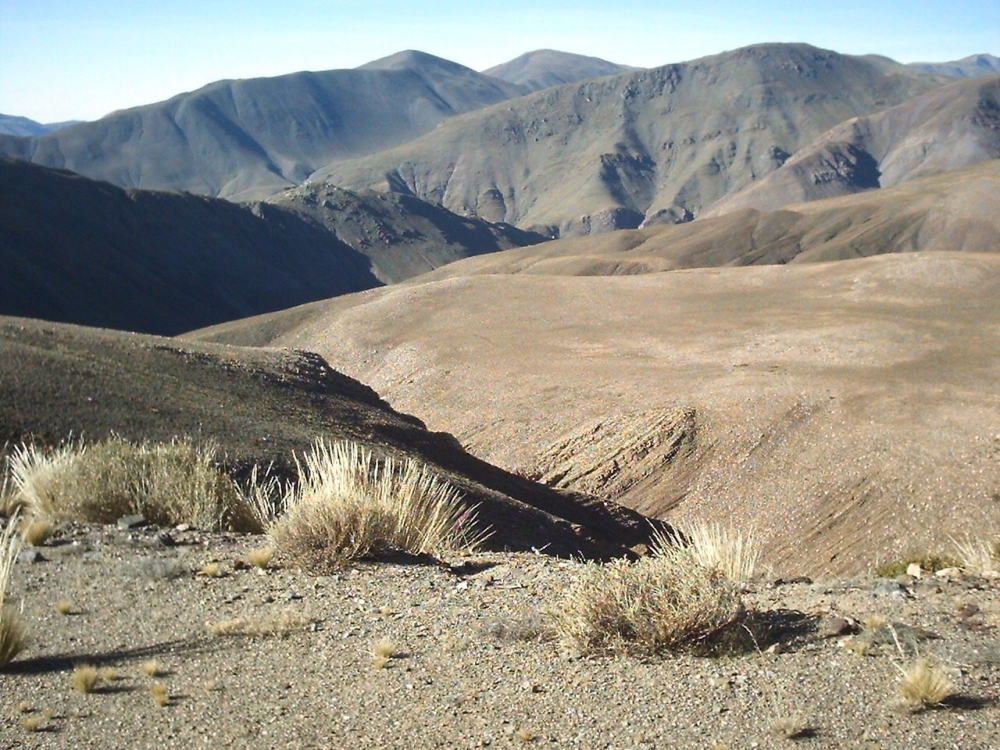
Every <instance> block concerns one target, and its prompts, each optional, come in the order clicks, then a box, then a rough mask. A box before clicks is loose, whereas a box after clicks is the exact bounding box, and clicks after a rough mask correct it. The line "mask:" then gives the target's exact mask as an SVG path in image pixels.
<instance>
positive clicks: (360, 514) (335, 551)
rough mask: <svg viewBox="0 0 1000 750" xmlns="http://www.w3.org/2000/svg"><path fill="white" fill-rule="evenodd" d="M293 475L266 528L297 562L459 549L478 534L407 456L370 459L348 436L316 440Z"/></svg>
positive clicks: (456, 501)
mask: <svg viewBox="0 0 1000 750" xmlns="http://www.w3.org/2000/svg"><path fill="white" fill-rule="evenodd" d="M299 475H300V477H301V480H300V483H299V485H298V487H297V488H295V489H293V490H290V492H289V494H288V496H287V497H286V499H285V501H284V503H283V504H284V505H285V507H286V510H285V513H284V515H282V516H281V517H280V518H279V519H278V520H277V521H276V522H275V523H274V524H273V526H272V527H271V530H270V531H271V537H272V539H273V540H274V543H275V546H276V547H277V549H279V550H280V551H281V552H282V553H283V554H286V555H287V556H288V557H289V558H290V559H291V560H292V561H293V562H295V563H296V564H299V565H301V566H302V567H303V568H306V569H309V570H313V571H323V570H328V569H331V568H336V567H338V566H339V565H342V564H343V563H345V562H347V561H350V560H356V559H378V558H383V557H388V556H392V555H394V554H400V553H403V554H411V555H434V556H440V555H443V554H446V553H450V552H467V551H471V550H474V549H476V548H477V547H478V546H479V545H480V543H481V542H482V541H483V540H484V539H485V536H484V535H483V534H482V533H481V532H477V531H476V530H475V520H476V518H475V512H474V509H471V508H468V507H467V506H466V505H465V504H464V503H463V502H462V500H461V497H460V495H459V493H458V491H457V490H455V489H454V488H453V487H451V486H450V485H448V484H446V483H445V482H443V481H441V480H440V479H439V478H438V477H436V476H435V475H434V474H432V473H431V471H430V470H429V469H428V467H427V466H425V465H423V464H420V463H418V462H417V461H414V460H412V459H407V460H404V461H399V460H396V459H391V458H389V459H385V460H382V461H378V460H376V459H375V458H374V457H373V455H372V453H371V451H368V450H366V449H364V448H362V447H361V446H359V445H357V444H355V443H336V444H333V445H331V444H329V443H327V442H325V441H322V440H320V441H318V442H317V443H316V444H315V445H314V446H313V450H312V452H311V453H310V454H309V455H308V456H307V457H306V459H305V463H304V465H300V466H299Z"/></svg>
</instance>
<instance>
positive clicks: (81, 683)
mask: <svg viewBox="0 0 1000 750" xmlns="http://www.w3.org/2000/svg"><path fill="white" fill-rule="evenodd" d="M100 680H101V674H100V672H98V671H97V667H95V666H94V665H93V664H78V665H77V666H76V669H74V670H73V687H74V688H76V690H77V692H78V693H92V692H94V689H95V688H96V687H97V683H98V682H100Z"/></svg>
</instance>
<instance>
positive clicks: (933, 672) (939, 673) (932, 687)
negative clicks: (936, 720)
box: [899, 658, 955, 710]
mask: <svg viewBox="0 0 1000 750" xmlns="http://www.w3.org/2000/svg"><path fill="white" fill-rule="evenodd" d="M900 672H901V673H902V676H901V678H900V681H899V692H900V693H901V694H902V696H903V701H904V705H905V706H906V707H908V708H911V709H914V710H920V709H923V708H926V707H928V706H938V705H940V704H941V703H943V702H944V701H945V700H947V699H948V698H949V697H951V696H952V695H954V694H955V685H954V683H953V682H952V681H951V679H950V678H949V677H948V674H947V673H946V672H945V671H944V670H943V669H942V668H941V667H939V666H936V665H934V664H931V663H930V662H929V661H928V660H927V659H922V658H921V659H916V660H915V661H914V662H913V663H912V664H910V666H909V667H907V668H905V669H904V668H902V667H900Z"/></svg>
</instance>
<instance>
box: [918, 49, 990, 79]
mask: <svg viewBox="0 0 1000 750" xmlns="http://www.w3.org/2000/svg"><path fill="white" fill-rule="evenodd" d="M909 67H911V68H913V69H915V70H920V71H923V72H925V73H936V74H938V75H946V76H955V77H957V78H975V77H976V76H995V75H997V74H1000V57H996V56H995V55H985V54H983V55H969V56H968V57H963V58H962V59H961V60H954V61H952V62H942V63H910V64H909Z"/></svg>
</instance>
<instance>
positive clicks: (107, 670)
mask: <svg viewBox="0 0 1000 750" xmlns="http://www.w3.org/2000/svg"><path fill="white" fill-rule="evenodd" d="M100 675H101V679H102V680H104V681H105V682H115V681H117V680H120V679H121V677H122V676H121V672H119V671H118V670H117V669H115V668H114V667H101V669H100Z"/></svg>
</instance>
